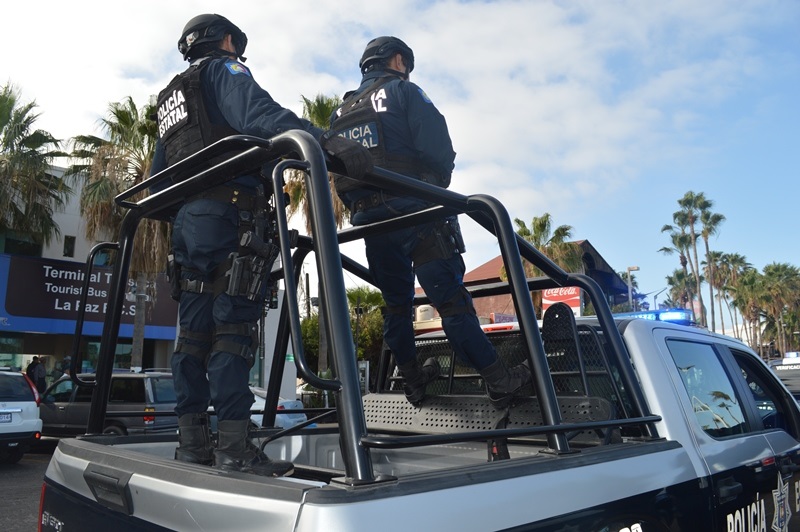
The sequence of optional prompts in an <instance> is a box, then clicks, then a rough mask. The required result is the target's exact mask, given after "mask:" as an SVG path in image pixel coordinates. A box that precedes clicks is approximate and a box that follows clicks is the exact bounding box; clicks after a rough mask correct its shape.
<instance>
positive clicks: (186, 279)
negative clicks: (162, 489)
mask: <svg viewBox="0 0 800 532" xmlns="http://www.w3.org/2000/svg"><path fill="white" fill-rule="evenodd" d="M246 46H247V37H246V35H245V34H244V32H242V31H241V30H240V29H239V28H238V27H237V26H236V25H234V24H233V23H232V22H230V21H229V20H228V19H226V18H225V17H222V16H220V15H216V14H204V15H199V16H196V17H194V18H192V19H191V20H190V21H189V22H188V23H187V24H186V26H185V27H184V29H183V32H182V33H181V36H180V39H179V40H178V50H179V51H180V52H181V53H182V54H183V57H184V59H185V60H187V61H189V62H190V66H189V68H188V69H187V70H186V71H184V72H183V73H181V74H179V75H178V76H176V77H175V78H174V79H173V80H172V81H171V82H170V84H169V85H168V86H167V88H166V89H164V90H163V91H162V92H161V93H160V94H159V96H158V102H157V107H158V109H157V111H158V112H157V123H158V135H159V139H158V142H157V144H156V152H155V156H154V160H153V166H152V170H151V172H152V174H155V173H157V172H159V171H161V170H163V169H164V168H166V167H167V166H170V165H173V164H175V163H177V162H179V161H180V160H182V159H184V158H185V157H187V156H189V155H191V154H193V153H195V152H197V151H198V150H200V149H202V148H204V147H206V146H208V145H210V144H212V143H213V142H215V141H217V140H219V139H221V138H223V137H226V136H228V135H233V134H249V135H254V136H258V137H263V138H269V137H272V136H274V135H276V134H278V133H281V132H283V131H287V130H291V129H302V130H305V131H307V132H309V133H311V134H312V135H313V136H314V137H315V138H317V139H320V138H321V136H322V130H320V129H318V128H316V127H314V126H312V125H311V123H310V122H308V121H307V120H303V119H300V118H298V117H297V116H296V115H295V114H294V113H293V112H291V111H289V110H287V109H284V108H283V107H281V106H280V105H279V104H278V103H277V102H275V101H274V100H273V99H272V97H271V96H270V95H269V94H268V93H267V91H265V90H264V89H263V88H261V87H260V86H259V85H258V83H256V81H255V80H254V79H253V75H252V73H251V72H250V70H249V69H248V68H247V67H246V66H244V64H243V62H244V60H245V58H244V57H242V54H243V53H244V51H245V47H246ZM323 147H324V148H325V149H326V151H328V153H329V154H331V155H333V156H335V157H337V158H338V159H340V161H341V162H342V163H343V164H344V166H345V168H346V171H347V173H348V174H350V175H363V173H364V172H366V171H369V170H370V169H371V168H372V160H371V157H370V156H369V153H368V151H367V150H366V149H365V148H363V147H362V146H361V145H359V144H358V143H355V142H352V141H347V140H345V139H342V138H338V137H337V138H335V139H328V140H326V141H324V142H323ZM259 184H260V181H259V180H258V179H257V178H256V177H255V176H243V177H237V178H236V179H234V180H232V181H230V182H228V183H226V185H223V186H219V187H216V188H213V189H211V190H208V191H206V192H203V193H201V194H198V195H197V196H195V197H193V198H190V199H189V200H188V201H187V202H186V203H185V204H184V205H182V206H181V208H180V210H179V211H178V213H177V215H176V218H175V220H174V226H173V233H172V246H173V253H174V261H175V263H176V264H177V266H178V268H179V270H180V274H179V282H177V283H176V284H177V288H179V301H180V311H179V313H180V332H179V338H178V341H177V343H176V348H175V353H174V354H173V356H172V360H171V364H172V371H173V381H174V384H175V390H176V394H177V406H176V409H175V410H176V414H177V415H178V425H179V433H180V444H179V446H178V448H177V449H176V451H175V458H176V459H179V460H183V461H186V462H193V463H199V464H212V463H213V465H214V467H217V468H219V469H223V470H233V471H243V472H252V473H256V474H260V475H266V476H278V475H284V474H288V473H290V472H291V470H292V468H293V466H292V464H291V463H289V462H283V461H272V460H270V459H269V458H268V457H267V456H266V455H265V454H264V453H263V452H261V451H260V450H259V449H258V447H257V446H255V445H253V444H252V443H251V442H250V441H249V440H248V437H247V431H248V423H249V418H250V407H251V406H252V404H253V394H252V392H251V391H250V389H249V386H248V379H249V371H250V368H251V367H252V365H253V362H254V359H255V357H254V354H255V349H256V347H257V338H258V319H259V317H260V316H261V312H262V309H263V305H264V290H263V289H262V290H260V291H259V292H258V293H256V294H252V293H246V288H247V287H245V286H243V287H241V289H239V288H238V287H236V286H234V290H233V293H231V289H230V286H228V285H227V284H226V283H228V282H230V276H231V272H232V268H231V266H232V263H231V260H233V259H232V258H231V254H232V253H233V254H234V257H238V256H239V255H242V256H245V257H248V256H249V257H251V258H255V257H254V256H253V255H247V253H248V250H246V249H243V248H241V247H240V241H241V240H240V239H241V236H242V232H243V230H244V229H248V228H249V227H250V226H249V225H248V223H249V222H250V221H252V220H253V219H254V217H255V215H256V214H258V213H257V212H256V211H257V209H259V208H262V207H263V205H262V206H259V205H258V203H259V201H258V198H259V195H258V189H257V187H258V185H259ZM165 186H166V185H165ZM262 197H263V196H262ZM251 234H252V233H251ZM275 251H277V248H276V249H275ZM275 254H276V253H275ZM271 258H272V260H274V255H273V256H272V257H271ZM247 264H250V265H252V264H255V261H251V262H250V263H247ZM260 264H261V265H262V266H263V262H261V263H260ZM270 268H271V262H269V264H268V265H267V268H266V270H267V272H268V271H269V269H270ZM262 271H263V268H262ZM254 295H255V297H253V296H254ZM209 403H212V404H213V405H214V408H215V411H216V414H217V418H218V421H219V422H218V428H219V432H218V441H217V446H216V449H215V448H214V447H213V446H212V444H211V439H210V434H209V430H208V416H207V414H206V411H207V409H208V406H209Z"/></svg>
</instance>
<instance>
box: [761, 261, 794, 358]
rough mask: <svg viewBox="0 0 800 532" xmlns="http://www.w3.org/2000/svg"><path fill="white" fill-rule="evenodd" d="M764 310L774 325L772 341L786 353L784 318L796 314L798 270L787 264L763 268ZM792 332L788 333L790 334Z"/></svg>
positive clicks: (770, 265) (786, 339)
mask: <svg viewBox="0 0 800 532" xmlns="http://www.w3.org/2000/svg"><path fill="white" fill-rule="evenodd" d="M763 278H764V285H763V288H764V291H765V296H766V297H765V303H766V304H765V310H766V312H767V314H768V316H769V317H770V318H771V320H772V321H773V322H774V324H775V335H774V339H775V340H777V346H778V350H779V351H781V352H782V353H785V352H786V351H787V346H788V344H789V340H788V338H787V331H786V329H785V316H786V315H787V314H796V313H797V310H798V307H797V300H798V297H797V294H798V292H799V291H800V270H798V268H797V267H796V266H792V265H791V264H787V263H772V264H768V265H767V266H765V267H764V273H763ZM791 332H792V331H789V334H791Z"/></svg>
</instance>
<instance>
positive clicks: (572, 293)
mask: <svg viewBox="0 0 800 532" xmlns="http://www.w3.org/2000/svg"><path fill="white" fill-rule="evenodd" d="M580 295H581V289H580V288H578V287H577V286H560V287H558V288H547V289H546V290H545V291H544V293H543V294H542V297H545V298H547V299H552V298H559V297H566V298H570V297H579V296H580Z"/></svg>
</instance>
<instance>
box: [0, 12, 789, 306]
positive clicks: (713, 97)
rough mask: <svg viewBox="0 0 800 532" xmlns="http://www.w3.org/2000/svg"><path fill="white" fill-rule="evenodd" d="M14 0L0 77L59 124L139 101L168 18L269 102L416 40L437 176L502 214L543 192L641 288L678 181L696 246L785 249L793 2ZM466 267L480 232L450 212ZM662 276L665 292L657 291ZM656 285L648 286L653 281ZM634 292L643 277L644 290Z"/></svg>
mask: <svg viewBox="0 0 800 532" xmlns="http://www.w3.org/2000/svg"><path fill="white" fill-rule="evenodd" d="M222 6H223V4H221V3H219V2H209V1H187V0H184V1H181V2H164V1H159V2H155V1H151V0H139V1H137V2H124V3H123V2H109V1H102V2H101V1H96V2H94V1H87V0H74V1H72V2H49V1H40V2H14V3H13V4H8V5H5V6H4V7H3V18H4V21H5V24H4V26H5V33H4V37H5V45H4V46H3V47H2V49H0V76H2V78H3V79H2V80H0V82H5V81H11V82H12V83H14V84H15V85H17V86H18V87H19V88H20V89H21V90H22V93H23V98H24V99H25V100H26V101H28V100H36V102H37V104H38V105H39V112H40V113H41V117H40V119H39V121H38V122H37V123H38V125H39V127H41V128H43V129H46V130H48V131H50V132H51V133H53V134H54V135H55V136H56V137H58V138H61V139H68V138H70V137H72V136H74V135H78V134H87V133H95V134H96V133H99V131H98V130H97V121H98V118H99V117H100V116H102V115H103V114H104V112H105V110H106V109H107V106H108V103H109V102H114V101H120V100H122V99H123V98H125V97H127V96H132V97H133V98H134V100H135V101H136V102H137V103H140V104H144V103H145V102H146V101H147V99H148V98H149V96H150V95H153V94H156V93H158V92H159V91H160V90H161V89H162V88H163V87H164V86H165V85H166V84H167V82H168V81H169V79H170V78H171V77H172V76H173V75H175V74H176V73H178V72H179V71H181V70H182V69H183V68H184V67H185V63H183V62H182V58H181V56H180V54H179V53H178V51H177V48H176V42H177V39H178V37H179V35H180V33H181V30H182V28H183V26H184V24H185V23H186V21H187V20H188V19H189V18H191V17H192V16H194V15H197V14H200V13H204V12H219V13H220V14H222V15H225V16H226V17H228V18H229V19H231V20H232V21H233V22H235V23H236V24H238V25H239V26H240V27H241V28H242V30H243V31H245V32H246V33H247V36H248V38H249V45H248V48H247V53H246V55H247V57H248V61H247V65H248V66H249V67H250V68H251V70H252V72H253V74H254V76H255V78H256V80H257V81H258V82H259V83H260V84H261V85H262V86H263V87H264V88H265V89H267V90H268V91H269V92H270V93H271V94H272V96H273V97H274V98H275V99H276V100H277V101H278V102H280V103H281V104H282V105H284V106H285V107H288V108H290V109H293V110H295V111H296V112H298V113H299V112H301V110H302V106H301V104H300V101H301V95H305V96H314V95H315V94H317V93H322V94H326V95H341V94H342V93H343V92H344V91H346V90H348V89H351V88H354V87H355V86H356V85H357V84H358V81H359V74H358V67H357V64H358V59H359V57H360V55H361V52H362V51H363V48H364V46H365V44H366V43H367V41H368V40H369V39H371V38H373V37H375V36H379V35H384V34H390V35H396V36H398V37H400V38H402V39H403V40H405V41H406V42H407V43H408V44H409V45H410V46H411V47H412V48H413V49H414V52H415V55H416V69H415V70H414V72H413V75H412V80H413V81H414V82H416V83H417V84H419V85H420V86H421V87H423V89H425V91H426V92H427V94H428V95H429V96H430V97H431V99H432V100H433V102H434V103H435V104H436V106H437V107H438V108H439V109H440V110H441V111H442V113H443V114H444V115H445V117H446V118H447V121H448V125H449V128H450V132H451V135H452V137H453V143H454V146H455V149H456V151H457V152H458V156H457V158H456V170H455V173H454V175H453V185H452V188H453V189H454V190H456V191H458V192H461V193H464V194H473V193H488V194H491V195H493V196H496V197H497V198H499V199H500V200H501V201H502V202H503V203H504V204H505V205H506V207H507V209H508V211H509V213H510V215H511V217H512V218H521V219H523V220H525V221H526V222H528V223H530V220H531V218H532V217H533V216H539V215H541V214H542V213H544V212H549V213H550V214H551V215H552V216H553V219H554V221H555V223H556V224H558V225H561V224H568V225H571V226H573V228H574V229H573V236H574V238H575V239H576V240H577V239H587V240H589V241H590V242H591V243H592V244H593V245H594V246H595V248H597V249H598V251H599V252H600V253H601V255H603V256H604V258H605V259H606V260H607V261H608V262H609V263H610V264H611V265H612V266H613V267H614V268H615V269H616V270H618V271H620V270H621V271H624V270H625V269H626V268H627V267H628V266H634V265H636V266H639V267H640V268H641V270H640V271H639V272H638V273H637V274H636V276H637V279H638V282H639V288H640V291H641V292H643V293H650V294H653V293H655V292H658V291H659V290H661V289H662V288H664V287H666V281H665V277H666V276H667V275H669V274H671V273H672V271H673V270H674V269H675V268H676V267H677V266H678V261H677V258H676V257H670V256H665V255H663V254H661V253H659V252H658V250H659V249H660V248H661V247H663V246H667V245H668V244H669V242H668V239H667V238H666V236H665V235H664V234H662V233H661V232H660V229H661V227H662V226H663V225H664V224H667V223H671V222H672V213H673V212H674V211H675V210H676V209H677V207H678V205H677V200H678V199H679V198H680V197H682V196H683V195H684V193H685V192H687V191H689V190H692V191H695V192H704V193H705V194H706V196H707V197H708V198H709V199H711V200H713V201H714V210H715V211H716V212H719V213H722V214H724V215H725V216H726V218H727V221H726V222H725V223H724V224H723V225H722V227H721V231H720V234H719V236H718V237H716V238H713V239H712V241H711V245H712V248H713V249H715V250H719V251H723V252H736V253H740V254H743V255H745V256H746V257H747V258H748V260H749V261H750V262H751V263H752V264H753V265H754V266H756V267H758V268H759V269H761V268H763V267H764V266H765V265H766V264H769V263H771V262H789V263H792V264H794V265H800V252H799V251H798V237H797V230H798V219H800V216H798V205H799V204H800V201H798V195H799V193H800V185H798V184H797V178H798V168H799V167H800V165H798V158H800V105H799V104H798V101H797V98H798V94H800V92H799V91H798V89H799V88H800V32H799V31H798V30H797V28H798V27H800V2H797V1H796V0H735V1H732V0H703V1H701V2H698V1H696V0H603V1H599V0H583V1H580V0H557V1H556V0H553V1H546V0H523V1H494V2H489V1H469V0H461V1H455V0H453V1H412V0H391V1H389V0H387V1H380V2H377V1H360V0H338V1H332V0H329V1H323V0H313V1H312V0H293V1H291V2H290V1H280V2H278V1H272V0H260V1H249V0H240V1H239V2H235V3H228V6H227V7H224V8H223V7H222ZM465 229H466V233H467V235H466V239H467V248H468V253H467V254H466V256H465V259H466V261H467V266H468V268H469V269H471V268H474V267H476V266H478V265H480V264H482V263H484V262H486V261H487V260H490V259H491V258H493V257H495V256H496V255H497V254H498V253H499V252H498V248H497V245H496V243H494V242H493V241H492V239H491V237H489V236H488V235H484V234H483V233H482V232H480V231H479V230H477V229H475V226H473V225H470V224H469V223H468V224H465ZM664 295H665V294H664ZM664 295H662V296H661V298H662V299H660V300H662V301H663V297H664ZM649 300H650V301H652V295H651V296H650V298H649Z"/></svg>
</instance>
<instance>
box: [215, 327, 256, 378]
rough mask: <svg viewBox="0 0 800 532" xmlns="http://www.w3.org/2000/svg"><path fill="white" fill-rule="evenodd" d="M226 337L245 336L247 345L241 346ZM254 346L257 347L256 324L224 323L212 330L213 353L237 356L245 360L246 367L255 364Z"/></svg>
mask: <svg viewBox="0 0 800 532" xmlns="http://www.w3.org/2000/svg"><path fill="white" fill-rule="evenodd" d="M227 336H245V337H249V338H250V343H249V344H241V343H239V342H236V341H234V340H232V339H231V338H227ZM256 346H258V322H252V323H226V324H223V325H217V327H216V328H215V329H214V344H213V345H212V351H213V352H214V353H217V352H220V351H224V352H225V353H231V354H233V355H238V356H240V357H242V358H244V359H245V361H246V362H247V366H248V367H250V368H252V367H253V365H254V364H255V363H256Z"/></svg>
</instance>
